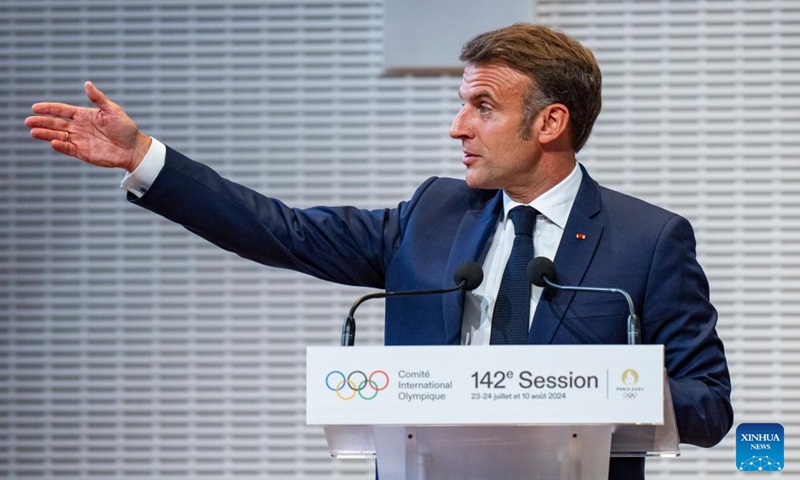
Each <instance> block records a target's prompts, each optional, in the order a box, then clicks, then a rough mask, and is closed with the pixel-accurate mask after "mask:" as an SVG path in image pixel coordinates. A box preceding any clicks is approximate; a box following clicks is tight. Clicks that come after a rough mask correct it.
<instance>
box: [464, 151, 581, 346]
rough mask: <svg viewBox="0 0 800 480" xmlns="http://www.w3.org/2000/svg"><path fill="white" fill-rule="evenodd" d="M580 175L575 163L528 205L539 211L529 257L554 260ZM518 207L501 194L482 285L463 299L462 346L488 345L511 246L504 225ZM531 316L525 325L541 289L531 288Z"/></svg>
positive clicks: (510, 228) (508, 226) (507, 227)
mask: <svg viewBox="0 0 800 480" xmlns="http://www.w3.org/2000/svg"><path fill="white" fill-rule="evenodd" d="M582 179H583V172H582V171H581V169H580V167H579V166H578V164H577V162H576V163H575V168H574V169H573V170H572V173H570V174H569V175H568V176H567V178H565V179H564V180H562V181H561V183H559V184H558V185H556V186H555V187H553V188H551V189H550V190H548V191H547V192H545V193H543V194H542V195H540V196H539V197H537V198H536V199H534V200H533V201H532V202H531V203H529V204H528V205H530V206H531V207H533V208H535V209H536V210H537V211H539V215H537V216H536V227H535V229H534V231H533V252H534V253H533V254H534V256H536V257H547V258H549V259H551V260H552V259H554V258H555V256H556V251H557V250H558V244H559V243H561V236H562V235H563V234H564V227H565V226H566V225H567V219H568V218H569V212H570V211H571V210H572V204H573V203H575V197H576V196H577V195H578V189H579V188H580V186H581V180H582ZM518 205H520V204H519V203H517V202H515V201H514V200H512V199H511V198H510V197H509V196H508V195H506V193H505V192H503V216H502V218H500V220H499V222H498V223H497V228H496V230H495V233H494V237H492V239H491V240H490V241H491V244H490V245H489V250H488V252H487V253H486V259H485V260H484V261H483V274H484V278H483V283H481V284H480V286H478V288H476V289H475V290H473V291H471V292H468V293H467V295H466V298H465V299H464V317H463V321H462V324H461V344H462V345H489V340H490V337H491V334H492V313H493V311H494V302H495V299H496V298H497V293H498V291H499V290H500V281H501V280H502V279H503V271H504V270H505V268H506V263H507V262H508V257H510V256H511V248H512V247H513V245H514V235H515V234H514V224H513V222H510V221H508V212H509V211H510V210H511V209H512V208H514V207H516V206H518ZM531 288H532V291H531V313H530V318H529V319H528V325H529V326H530V322H531V321H532V320H533V314H534V313H536V305H537V304H538V303H539V297H541V295H542V288H541V287H535V286H533V285H531Z"/></svg>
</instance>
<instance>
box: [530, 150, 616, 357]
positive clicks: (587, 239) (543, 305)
mask: <svg viewBox="0 0 800 480" xmlns="http://www.w3.org/2000/svg"><path fill="white" fill-rule="evenodd" d="M581 170H582V172H583V179H582V180H581V186H580V188H579V189H578V195H577V196H576V197H575V203H574V204H573V205H572V211H571V212H570V215H569V219H568V220H567V225H566V227H565V228H564V235H563V236H562V237H561V243H560V244H559V245H558V251H557V252H556V258H555V259H554V261H553V263H555V266H556V272H557V273H558V281H559V283H562V284H564V285H580V283H581V282H582V281H583V277H584V276H585V275H586V270H587V269H588V268H589V264H590V263H591V261H592V258H594V254H595V251H596V250H597V246H598V244H599V243H600V237H601V236H602V234H603V223H602V222H601V221H599V219H596V218H595V217H596V216H597V214H598V213H599V212H600V186H599V185H598V184H597V182H595V181H594V180H593V179H592V178H591V177H590V176H589V174H588V173H587V172H586V169H584V168H583V165H581ZM574 296H575V292H564V291H561V292H558V293H555V292H554V291H553V290H550V289H548V290H545V294H544V295H542V298H541V299H540V301H539V303H538V305H537V307H536V314H535V315H534V317H533V323H532V325H531V329H530V330H529V332H528V343H550V342H552V340H553V338H554V337H555V334H556V332H557V329H558V326H559V325H560V323H561V321H562V319H563V317H564V314H565V313H566V311H567V308H569V304H570V303H571V302H572V299H573V297H574Z"/></svg>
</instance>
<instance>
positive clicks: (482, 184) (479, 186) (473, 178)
mask: <svg viewBox="0 0 800 480" xmlns="http://www.w3.org/2000/svg"><path fill="white" fill-rule="evenodd" d="M464 181H465V182H467V186H468V187H469V188H474V189H476V190H496V189H498V188H500V187H498V186H497V185H494V184H493V183H492V182H490V181H489V180H488V179H486V178H480V177H479V176H477V175H470V172H467V174H466V175H465V176H464Z"/></svg>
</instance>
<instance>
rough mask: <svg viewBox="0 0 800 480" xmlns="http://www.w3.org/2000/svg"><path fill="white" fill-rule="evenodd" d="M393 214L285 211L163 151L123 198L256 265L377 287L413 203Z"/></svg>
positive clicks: (339, 209) (345, 210)
mask: <svg viewBox="0 0 800 480" xmlns="http://www.w3.org/2000/svg"><path fill="white" fill-rule="evenodd" d="M433 180H434V179H431V180H429V181H428V182H426V183H425V184H423V185H422V186H421V187H420V188H419V190H418V192H417V194H416V195H415V197H414V198H413V199H412V200H410V201H409V202H402V203H400V204H399V205H398V207H397V208H393V209H383V210H362V209H357V208H353V207H315V208H309V209H296V208H290V207H288V206H286V205H285V204H283V203H282V202H280V201H279V200H276V199H273V198H269V197H266V196H264V195H261V194H259V193H258V192H255V191H254V190H251V189H249V188H247V187H244V186H242V185H239V184H237V183H235V182H232V181H229V180H226V179H224V178H222V177H221V176H220V175H219V174H217V173H216V172H215V171H214V170H212V169H211V168H209V167H207V166H205V165H203V164H200V163H197V162H194V161H192V160H190V159H188V158H187V157H185V156H183V155H181V154H180V153H178V152H176V151H175V150H172V149H170V148H169V147H167V155H166V162H165V164H164V168H163V169H162V170H161V173H159V175H158V177H157V178H156V181H155V182H154V183H153V185H152V186H151V188H150V189H149V190H148V191H147V193H146V194H145V195H144V196H142V197H141V198H140V199H136V198H135V196H133V195H129V196H128V199H129V200H130V201H132V202H134V203H136V204H138V205H140V206H142V207H144V208H146V209H148V210H151V211H153V212H155V213H158V214H159V215H162V216H163V217H165V218H167V219H169V220H172V221H174V222H177V223H179V224H181V225H183V226H184V227H185V228H187V229H188V230H189V231H191V232H193V233H196V234H197V235H199V236H201V237H203V238H205V239H206V240H208V241H210V242H212V243H214V244H215V245H217V246H219V247H221V248H223V249H225V250H228V251H231V252H234V253H236V254H238V255H240V256H242V257H244V258H248V259H250V260H254V261H256V262H259V263H262V264H265V265H269V266H273V267H278V268H287V269H291V270H296V271H299V272H302V273H306V274H308V275H312V276H314V277H317V278H321V279H323V280H328V281H333V282H337V283H342V284H347V285H359V286H368V287H373V288H383V286H384V282H385V280H384V276H385V266H386V265H387V264H388V262H389V261H390V260H391V258H392V256H393V254H394V252H395V251H396V249H397V246H398V245H399V243H400V242H401V241H402V235H403V231H404V228H405V224H406V223H407V219H408V216H409V215H410V213H411V211H412V210H413V206H414V204H415V200H416V198H418V197H419V196H420V195H421V192H423V191H424V189H425V188H426V187H427V185H429V184H430V183H431V182H432V181H433Z"/></svg>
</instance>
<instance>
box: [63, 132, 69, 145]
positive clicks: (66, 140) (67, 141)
mask: <svg viewBox="0 0 800 480" xmlns="http://www.w3.org/2000/svg"><path fill="white" fill-rule="evenodd" d="M64 133H66V134H67V138H66V139H65V140H64V143H69V132H64Z"/></svg>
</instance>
